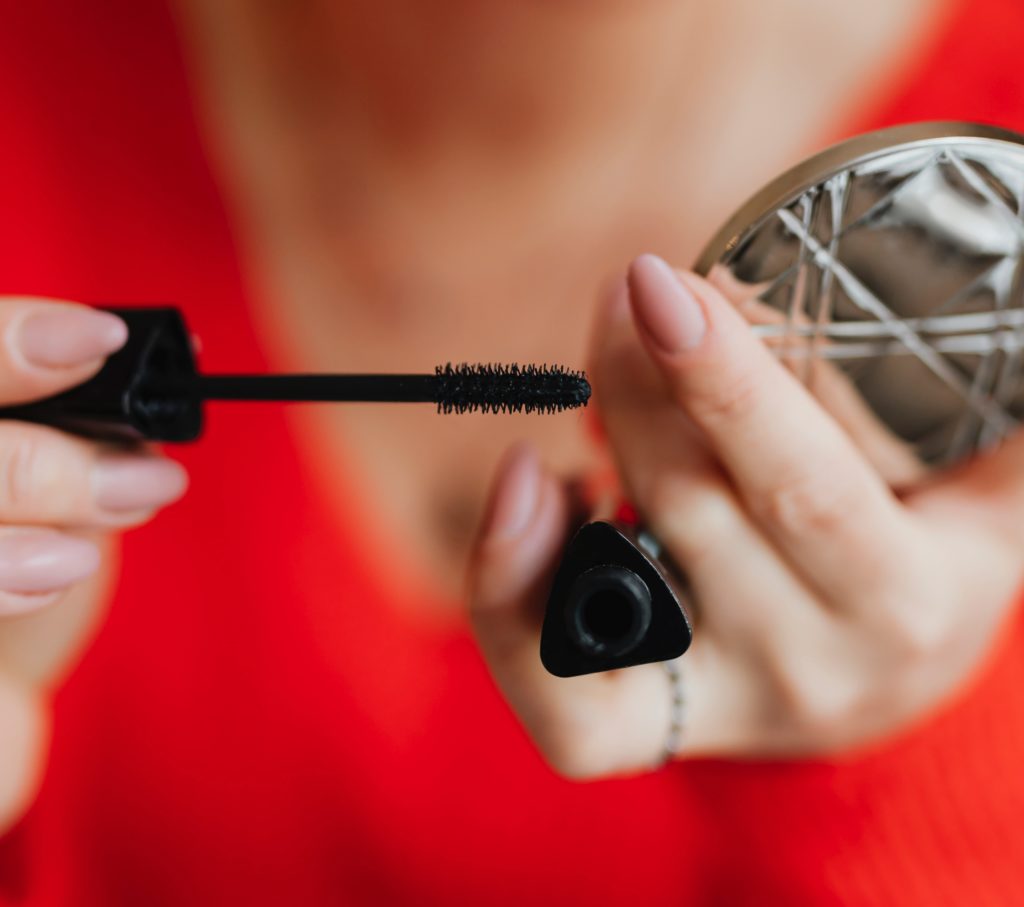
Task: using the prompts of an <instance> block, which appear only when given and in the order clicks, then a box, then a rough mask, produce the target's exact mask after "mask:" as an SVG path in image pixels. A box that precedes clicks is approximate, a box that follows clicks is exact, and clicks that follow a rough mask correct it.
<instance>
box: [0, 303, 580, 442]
mask: <svg viewBox="0 0 1024 907" xmlns="http://www.w3.org/2000/svg"><path fill="white" fill-rule="evenodd" d="M107 311H110V312H112V313H113V314H115V315H117V316H118V317H120V318H121V319H123V320H124V322H125V323H126V324H127V325H128V340H127V342H126V343H125V345H124V346H123V347H122V348H121V349H120V350H118V351H117V352H116V353H114V354H113V355H112V356H110V357H109V358H108V359H107V361H106V363H105V364H104V366H103V368H102V369H100V371H99V372H98V373H97V374H96V375H94V376H93V377H92V378H90V379H89V380H88V381H86V382H84V383H83V384H80V385H78V386H77V387H73V388H71V389H70V390H67V391H64V392H63V393H60V394H56V395H55V396H52V397H48V398H46V399H45V400H40V401H38V402H35V403H30V404H26V405H24V406H14V407H7V408H0V418H6V419H20V420H23V421H29V422H38V423H42V424H46V425H52V426H55V427H57V428H61V429H64V430H66V431H71V432H74V433H76V434H80V435H84V436H86V437H91V438H98V439H106V440H119V441H192V440H195V439H196V438H198V437H199V436H200V434H201V433H202V429H203V404H204V403H205V402H206V401H207V400H253V401H255V400H261V401H263V400H279V401H310V402H317V401H330V402H344V403H352V402H374V403H383V402H395V403H433V404H434V405H435V406H436V407H437V411H438V412H439V413H466V412H476V411H479V412H484V413H513V412H514V413H519V412H525V413H534V412H537V413H555V412H561V411H562V410H566V409H575V408H576V407H579V406H586V404H587V401H588V400H589V398H590V385H589V384H588V383H587V379H586V378H585V377H584V375H583V373H582V372H577V371H570V370H568V369H564V368H562V367H561V366H554V365H542V366H536V365H526V366H519V365H451V364H449V365H444V366H438V367H437V368H436V369H435V370H434V374H433V375H429V374H428V375H202V374H200V373H199V371H198V369H197V368H196V363H195V358H194V356H193V353H192V343H191V340H190V335H189V332H188V330H187V328H186V325H185V321H184V319H183V318H182V316H181V313H180V312H179V311H178V310H177V309H175V308H171V307H160V308H132V309H108V310H107Z"/></svg>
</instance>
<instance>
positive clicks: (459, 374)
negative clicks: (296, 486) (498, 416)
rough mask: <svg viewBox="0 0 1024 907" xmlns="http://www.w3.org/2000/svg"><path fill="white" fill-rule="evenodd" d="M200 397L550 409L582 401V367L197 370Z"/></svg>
mask: <svg viewBox="0 0 1024 907" xmlns="http://www.w3.org/2000/svg"><path fill="white" fill-rule="evenodd" d="M197 382H198V392H199V396H200V397H201V398H202V399H204V400H293V401H308V402H311V401H333V402H347V403H356V402H363V403H434V404H436V405H437V411H438V412H439V413H452V412H454V413H466V412H475V411H477V410H479V411H480V412H484V413H520V412H525V413H534V412H540V413H556V412H561V411H562V410H563V409H575V408H576V407H578V406H585V405H586V403H587V400H588V398H589V397H590V385H589V384H588V383H587V380H586V378H584V377H583V373H582V372H572V371H568V370H567V369H564V368H562V367H561V366H558V365H540V366H538V365H526V366H519V365H465V364H464V365H451V364H448V365H444V366H438V367H437V368H436V369H435V370H434V374H433V375H199V376H197Z"/></svg>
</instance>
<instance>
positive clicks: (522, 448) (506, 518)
mask: <svg viewBox="0 0 1024 907" xmlns="http://www.w3.org/2000/svg"><path fill="white" fill-rule="evenodd" d="M499 476H500V478H499V479H498V489H497V492H496V494H495V497H494V499H493V500H492V501H491V506H490V516H489V517H488V519H487V520H486V527H487V528H486V531H485V535H486V537H487V538H491V539H511V538H513V537H515V536H516V535H518V534H519V533H520V532H522V531H523V530H524V529H525V528H526V527H527V525H528V524H529V522H530V518H531V517H532V516H533V514H534V511H535V510H536V509H537V501H538V498H539V497H540V465H539V463H538V462H537V453H536V451H534V449H533V447H531V446H530V445H529V444H525V443H523V444H517V445H516V446H515V447H513V448H512V450H510V451H509V452H508V453H507V454H506V455H505V459H504V460H503V462H502V465H501V467H500V469H499Z"/></svg>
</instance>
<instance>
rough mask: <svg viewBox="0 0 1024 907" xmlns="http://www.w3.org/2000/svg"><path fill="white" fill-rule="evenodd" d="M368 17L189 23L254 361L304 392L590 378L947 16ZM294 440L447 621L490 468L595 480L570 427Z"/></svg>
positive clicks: (733, 2) (372, 418) (650, 11)
mask: <svg viewBox="0 0 1024 907" xmlns="http://www.w3.org/2000/svg"><path fill="white" fill-rule="evenodd" d="M365 6H366V8H365V9H364V5H363V4H334V5H331V4H326V3H324V4H316V3H312V4H305V5H303V6H302V7H301V11H299V10H298V9H291V8H289V9H291V11H290V12H288V13H283V12H281V10H282V9H284V8H283V7H281V8H278V7H273V6H270V5H267V6H266V7H258V6H257V7H253V5H252V4H243V3H226V4H208V3H188V4H186V5H185V6H184V7H183V11H184V13H185V14H186V15H185V21H186V33H187V34H189V35H190V38H189V43H190V45H191V47H192V52H193V61H192V70H193V72H194V73H195V78H196V81H197V83H198V84H199V85H200V88H199V90H198V95H199V98H200V100H201V102H203V103H204V104H205V110H206V112H207V116H206V128H207V135H208V138H209V140H210V141H211V143H212V145H213V147H214V149H215V150H216V151H217V152H218V154H219V158H220V169H221V173H222V175H223V177H224V180H225V183H226V184H227V186H228V187H229V191H230V193H231V201H232V203H233V204H234V206H235V211H236V215H237V216H236V222H237V223H238V224H239V226H240V228H241V229H242V231H243V241H244V243H245V245H246V248H247V255H246V260H247V262H248V265H249V269H250V273H251V274H252V279H253V285H254V286H256V287H259V288H260V294H259V299H260V303H261V305H262V308H261V318H262V327H263V331H264V334H265V336H266V337H267V338H275V339H273V340H272V343H274V344H276V346H277V349H278V350H279V352H280V354H281V356H282V359H288V360H290V361H291V362H292V363H295V364H297V363H300V362H301V363H302V364H303V365H305V366H307V367H316V368H325V369H332V368H333V369H340V370H344V369H368V370H373V369H377V370H388V369H394V368H417V369H420V368H422V369H429V368H432V367H433V366H434V365H435V364H437V363H439V362H444V361H447V360H449V359H459V358H467V359H470V360H484V361H488V360H498V361H503V360H508V361H556V362H565V363H568V364H570V365H573V366H576V367H579V366H581V365H583V364H584V362H585V358H586V348H587V338H588V336H589V333H590V330H591V322H592V313H593V310H594V308H595V305H596V303H597V300H598V297H599V296H600V295H601V292H602V290H603V288H605V287H606V286H608V284H609V283H610V282H611V281H613V280H614V279H615V278H616V277H621V274H622V272H623V270H624V268H625V265H626V263H627V262H628V261H629V260H630V259H631V258H632V257H634V256H635V255H636V254H638V253H640V252H642V251H645V250H654V251H660V252H662V253H663V254H666V255H670V256H671V258H672V260H673V261H678V262H686V261H688V260H691V259H692V258H693V257H694V256H695V254H696V252H697V251H698V250H699V248H700V246H701V244H702V243H703V242H704V241H705V240H706V239H707V238H708V236H709V235H710V233H711V232H712V231H713V230H714V228H715V227H716V226H717V224H718V223H719V222H720V221H721V219H722V218H723V217H724V216H725V215H726V214H727V213H728V212H729V210H730V209H731V208H732V207H733V206H734V205H735V204H737V203H738V202H739V201H741V200H742V199H743V198H744V197H745V196H746V195H747V194H748V193H749V192H750V191H752V190H753V189H755V188H756V187H757V186H758V185H759V184H760V183H761V182H762V181H764V180H765V179H767V178H769V177H770V176H772V175H773V174H774V173H776V172H778V171H779V170H780V169H782V168H783V167H785V166H787V165H788V164H790V163H792V162H793V161H794V160H795V159H796V158H798V157H799V156H801V155H802V154H803V153H805V152H806V151H807V149H808V148H811V147H814V146H815V145H816V144H818V143H820V142H821V141H822V140H824V139H827V138H828V137H829V135H830V133H831V132H832V131H833V130H836V129H838V128H841V126H842V123H843V117H844V116H845V115H846V113H845V112H846V111H847V110H848V109H849V108H850V107H851V105H855V104H857V103H859V102H861V101H862V100H863V99H864V98H865V97H866V96H869V95H870V94H871V92H872V90H873V89H874V84H875V80H877V79H879V78H884V77H885V76H887V75H889V74H891V72H892V67H893V65H894V64H893V58H894V57H895V58H897V59H899V57H900V50H901V48H903V47H904V46H905V45H906V44H907V41H908V38H909V36H910V35H911V33H912V32H914V31H915V30H918V31H919V30H920V28H921V25H920V23H921V20H922V18H929V17H933V16H934V13H935V9H934V7H935V0H904V2H900V3H889V2H871V3H867V4H858V5H857V8H856V10H854V9H852V8H851V7H850V5H849V4H821V3H818V2H814V0H784V2H776V3H773V4H763V3H757V2H751V0H730V2H724V3H708V4H696V3H682V4H664V3H654V2H651V3H639V4H633V3H617V2H612V3H606V4H599V5H597V6H593V5H588V6H586V7H574V6H565V5H550V4H502V3H498V4H485V5H483V6H476V5H472V4H465V3H458V4H452V5H451V6H449V7H447V8H446V9H445V10H444V11H443V12H440V13H436V18H435V12H434V11H432V12H431V13H430V19H431V21H429V22H427V21H424V16H425V14H424V12H423V10H424V7H422V6H421V5H419V4H402V5H400V6H399V7H396V8H395V12H394V14H393V16H392V17H388V18H387V21H386V24H385V21H384V18H382V17H380V16H378V15H376V14H375V13H374V14H371V13H370V12H369V11H368V10H369V5H368V4H367V5H365ZM786 47H800V48H808V47H809V48H812V49H813V52H812V53H811V54H809V55H808V54H806V53H805V52H803V53H801V54H790V53H786V52H785V48H786ZM527 48H528V49H529V57H528V59H529V65H528V66H527V65H525V64H524V62H523V59H524V58H523V54H524V53H526V49H527ZM809 71H810V72H813V73H814V74H815V78H813V79H808V78H807V74H808V72H809ZM463 73H473V74H474V75H473V77H472V78H464V77H463V75H462V74H463ZM708 86H714V88H713V90H709V88H708ZM755 136H756V138H757V141H756V143H753V147H756V153H755V154H752V153H751V151H752V150H753V148H752V143H751V141H750V139H751V137H755ZM305 415H306V414H303V416H300V418H304V417H305ZM312 420H317V423H318V424H315V425H311V424H309V422H312ZM304 427H305V429H307V430H308V431H309V435H308V436H309V437H311V438H316V439H317V442H315V443H311V444H310V445H307V446H309V447H317V446H319V447H321V448H322V447H325V446H326V447H328V449H330V448H331V447H332V446H333V447H334V449H335V450H336V452H338V453H340V454H342V455H343V457H349V458H351V460H352V463H353V465H354V468H355V470H356V472H357V474H358V475H359V476H360V479H361V481H362V482H363V483H364V485H365V487H367V488H368V492H367V494H366V501H367V503H369V502H372V506H373V508H374V509H375V510H376V511H377V512H378V513H379V514H380V515H381V516H382V518H383V521H384V523H385V524H386V527H387V529H386V531H387V532H389V533H390V534H391V537H392V538H394V537H397V538H399V539H400V540H401V543H402V546H403V549H404V550H405V551H407V552H408V553H409V555H410V562H411V563H412V564H413V565H416V567H417V570H416V572H417V573H419V574H420V575H419V577H418V578H417V585H419V584H421V583H422V581H423V578H424V577H427V578H428V581H429V583H430V584H431V585H433V586H435V587H437V588H440V589H442V590H444V591H445V592H446V593H448V594H449V596H450V597H452V598H453V599H454V597H455V596H456V594H457V593H458V591H459V584H460V582H461V576H462V573H463V569H464V564H465V562H466V558H467V555H468V552H469V547H470V544H471V541H472V538H473V532H474V529H475V527H476V526H477V524H478V522H479V517H480V513H481V510H482V506H483V501H484V499H485V496H486V491H487V487H488V484H489V481H490V477H491V476H492V474H493V471H494V467H495V465H496V463H497V460H498V458H499V457H500V455H501V452H502V451H503V450H505V449H506V448H507V447H508V446H509V444H510V443H511V442H512V441H514V440H516V439H520V438H530V439H532V440H533V441H535V442H536V443H537V444H538V445H539V447H540V449H541V451H542V453H543V455H544V457H545V459H546V460H547V461H548V462H549V463H550V464H551V465H552V466H553V468H554V469H555V470H556V471H558V472H560V473H563V474H565V473H571V472H578V471H580V470H583V469H584V468H586V467H587V466H588V465H592V464H593V462H594V458H595V456H596V452H595V450H594V449H593V447H592V445H591V444H590V443H589V442H588V440H587V433H586V431H585V424H584V422H583V420H581V419H579V418H575V417H568V418H566V417H563V418H556V419H505V420H491V419H479V418H478V419H464V420H458V421H456V420H450V419H443V420H441V419H437V418H436V417H435V416H434V415H433V413H431V412H428V411H425V410H419V411H416V412H413V411H410V410H409V409H408V408H404V409H402V410H401V411H395V410H390V409H387V408H376V409H359V408H345V409H341V408H339V409H336V410H334V411H332V412H329V413H326V412H323V411H319V412H316V413H309V414H308V422H307V424H306V425H305V426H304ZM324 459H325V460H327V459H334V458H329V457H327V456H325V457H324ZM453 463H458V464H459V468H458V470H453V469H452V464H453ZM324 478H325V481H326V482H327V484H328V485H329V484H330V481H329V477H327V476H325V477H324ZM338 506H346V507H349V508H350V507H351V500H350V498H349V499H346V500H345V501H344V502H341V501H339V503H338ZM367 522H368V523H369V525H371V526H372V525H374V524H375V520H374V519H369V520H368V521H367Z"/></svg>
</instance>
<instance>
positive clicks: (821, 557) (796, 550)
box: [629, 256, 912, 604]
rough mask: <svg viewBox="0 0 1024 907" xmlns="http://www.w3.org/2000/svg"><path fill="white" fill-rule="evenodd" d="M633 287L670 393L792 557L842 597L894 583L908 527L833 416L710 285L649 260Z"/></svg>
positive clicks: (637, 265) (641, 262)
mask: <svg viewBox="0 0 1024 907" xmlns="http://www.w3.org/2000/svg"><path fill="white" fill-rule="evenodd" d="M629 286H630V301H631V304H632V310H633V314H634V317H635V319H636V320H637V323H638V326H639V328H640V333H641V336H642V338H643V341H644V345H645V347H646V349H647V351H648V353H649V354H650V355H651V357H652V359H653V360H654V362H655V363H656V364H657V365H658V367H659V369H660V371H661V374H662V376H663V378H664V379H665V381H666V382H667V384H668V387H669V389H670V393H671V394H672V396H673V398H674V399H675V401H676V403H677V404H678V405H679V406H680V407H681V408H682V410H683V411H684V412H685V413H686V414H687V415H688V416H689V417H690V419H692V420H693V422H694V423H695V424H696V425H697V427H698V428H699V429H700V430H701V432H702V434H703V435H704V437H705V438H706V439H707V441H708V443H709V445H710V447H711V449H712V450H713V452H714V453H715V455H716V456H717V457H718V458H719V459H720V461H721V462H722V464H723V466H724V467H725V469H726V471H727V472H728V474H729V476H730V478H731V480H732V481H733V482H734V484H735V485H736V487H737V490H738V492H739V494H740V498H741V500H742V501H743V503H744V505H745V507H747V508H748V509H749V510H750V512H751V513H752V515H753V516H754V518H755V519H756V520H757V521H758V522H759V523H760V524H761V525H762V526H763V527H764V529H765V530H766V531H767V532H768V534H769V535H770V537H771V538H772V539H773V540H774V541H775V542H776V543H777V544H778V545H779V546H780V548H781V549H782V550H783V551H784V552H785V554H786V555H787V556H788V558H789V559H790V560H791V562H792V563H794V564H795V565H796V566H797V567H798V568H799V570H800V571H801V572H802V573H803V574H804V576H806V577H807V578H808V579H810V581H811V582H812V583H813V584H814V585H815V586H816V587H817V588H818V589H820V590H821V591H822V592H823V593H824V594H826V595H827V596H828V597H829V598H831V599H832V600H833V601H836V602H842V603H846V604H849V603H852V602H860V601H864V600H865V599H866V598H867V599H869V598H870V596H871V593H872V592H873V591H874V590H876V589H877V588H878V587H879V585H880V584H884V585H885V586H887V587H888V588H892V587H893V577H892V576H891V575H887V574H889V573H890V572H892V573H898V572H902V570H901V565H894V564H893V560H892V558H891V556H890V552H892V551H894V550H900V549H901V548H905V547H906V538H907V533H909V532H911V531H912V529H911V526H912V524H911V522H910V520H909V518H908V517H907V516H906V514H904V513H903V511H902V510H901V508H900V506H899V504H898V502H897V501H896V499H895V498H894V497H893V496H892V494H891V493H890V491H889V489H888V488H887V486H886V485H885V483H884V482H883V481H882V480H881V479H880V477H879V476H878V475H877V473H875V472H874V471H873V470H872V469H871V467H870V465H869V464H868V463H867V462H866V461H865V460H864V458H863V457H862V456H861V455H860V453H859V452H858V451H857V449H856V447H855V446H854V445H853V444H852V443H851V442H850V440H849V439H848V438H847V437H846V436H845V435H844V433H843V431H842V430H841V429H840V428H839V426H838V425H837V424H836V423H835V421H834V420H832V419H831V418H830V417H829V416H828V415H827V414H826V413H825V412H824V410H822V409H821V407H820V406H818V404H817V403H816V402H815V401H814V399H813V398H812V397H811V396H810V394H809V393H808V392H807V390H806V389H805V388H804V387H803V386H802V385H801V384H800V383H799V382H798V381H797V380H796V379H795V378H794V377H793V375H792V374H790V373H789V372H788V371H787V370H786V369H785V368H783V367H782V366H781V365H780V364H779V363H778V362H776V361H775V359H774V358H773V357H772V355H771V354H770V353H769V352H768V350H766V349H765V347H764V345H763V344H761V343H760V342H759V341H758V340H757V338H756V337H755V336H754V335H753V333H752V332H751V331H750V329H749V327H748V325H747V324H746V322H745V321H744V320H743V318H742V317H741V316H740V315H739V314H738V313H737V312H736V311H735V310H734V309H733V307H732V306H731V305H730V304H729V303H728V302H727V301H726V300H725V299H723V298H722V296H721V295H720V294H719V293H718V292H717V291H716V290H715V289H714V288H713V287H711V286H710V285H709V284H708V283H707V282H706V281H703V280H701V279H700V278H698V277H696V276H693V275H686V276H685V278H680V276H679V275H677V274H676V273H675V272H674V271H672V269H671V268H669V267H668V265H666V264H665V263H664V262H663V261H661V260H660V259H656V258H654V257H653V256H643V257H641V258H640V259H638V260H637V261H636V262H634V264H633V266H632V268H631V270H630V275H629ZM888 565H892V566H891V567H889V566H888Z"/></svg>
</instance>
